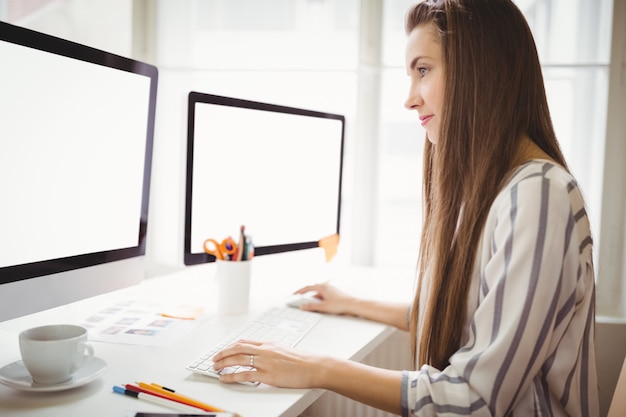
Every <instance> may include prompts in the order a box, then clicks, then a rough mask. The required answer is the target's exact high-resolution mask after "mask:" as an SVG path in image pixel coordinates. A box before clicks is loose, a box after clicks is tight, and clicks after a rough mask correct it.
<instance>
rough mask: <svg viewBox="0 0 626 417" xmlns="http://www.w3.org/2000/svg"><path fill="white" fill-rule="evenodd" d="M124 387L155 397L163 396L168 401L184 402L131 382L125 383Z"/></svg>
mask: <svg viewBox="0 0 626 417" xmlns="http://www.w3.org/2000/svg"><path fill="white" fill-rule="evenodd" d="M125 387H126V389H127V390H129V391H134V392H143V393H144V394H149V395H153V396H155V397H161V398H164V399H166V400H168V401H174V402H177V403H181V404H185V403H184V402H181V401H180V400H177V399H173V398H170V397H168V396H166V395H163V394H160V393H158V392H155V391H152V390H147V389H143V388H140V387H137V386H135V385H132V384H126V385H125ZM185 405H186V404H185Z"/></svg>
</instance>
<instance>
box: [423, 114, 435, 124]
mask: <svg viewBox="0 0 626 417" xmlns="http://www.w3.org/2000/svg"><path fill="white" fill-rule="evenodd" d="M432 118H433V115H432V114H430V115H428V116H423V117H420V120H421V121H422V126H425V125H426V123H428V122H429V121H430V119H432Z"/></svg>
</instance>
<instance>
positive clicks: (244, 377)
mask: <svg viewBox="0 0 626 417" xmlns="http://www.w3.org/2000/svg"><path fill="white" fill-rule="evenodd" d="M219 379H220V381H221V382H225V383H235V382H260V380H259V373H258V372H257V371H244V372H235V373H224V374H221V375H220V378H219Z"/></svg>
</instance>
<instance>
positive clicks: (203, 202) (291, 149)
mask: <svg viewBox="0 0 626 417" xmlns="http://www.w3.org/2000/svg"><path fill="white" fill-rule="evenodd" d="M342 129H343V125H342V122H341V121H340V120H337V119H330V118H323V117H311V116H303V115H295V114H287V113H278V112H270V111H262V110H254V109H247V108H238V107H231V106H220V105H214V104H208V103H196V104H195V131H194V161H193V199H192V233H191V251H192V252H193V253H202V252H203V249H202V244H203V242H204V240H205V239H207V238H209V237H212V238H217V239H223V238H225V237H226V236H234V237H236V236H237V233H238V231H239V227H240V226H241V225H245V226H246V231H247V232H249V234H250V235H251V236H252V238H253V241H254V244H255V245H256V246H273V245H283V244H293V243H301V242H315V241H318V240H319V239H321V238H323V237H326V236H329V235H332V234H334V233H336V232H337V216H338V206H339V189H340V170H341V146H342V143H341V141H342V133H343V132H342Z"/></svg>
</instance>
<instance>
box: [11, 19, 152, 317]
mask: <svg viewBox="0 0 626 417" xmlns="http://www.w3.org/2000/svg"><path fill="white" fill-rule="evenodd" d="M0 62H1V63H2V64H0V196H1V198H2V204H0V321H2V320H7V319H10V318H14V317H18V316H22V315H26V314H30V313H34V312H37V311H41V310H44V309H48V308H51V307H56V306H59V305H63V304H67V303H70V302H73V301H76V300H79V299H83V298H86V297H90V296H93V295H96V294H100V293H103V292H107V291H111V290H114V289H117V288H121V287H124V286H129V285H132V284H135V283H138V282H140V281H141V280H142V279H143V278H144V270H145V268H144V265H143V258H144V255H145V249H146V228H147V221H148V199H149V189H150V169H151V158H152V141H153V133H154V115H155V103H156V91H157V79H158V72H157V69H156V68H155V67H154V66H151V65H148V64H145V63H142V62H138V61H135V60H132V59H128V58H124V57H121V56H117V55H114V54H110V53H107V52H104V51H101V50H97V49H94V48H90V47H87V46H84V45H80V44H77V43H74V42H70V41H67V40H63V39H60V38H56V37H52V36H49V35H45V34H42V33H38V32H35V31H31V30H28V29H25V28H21V27H18V26H14V25H10V24H8V23H4V22H0Z"/></svg>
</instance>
